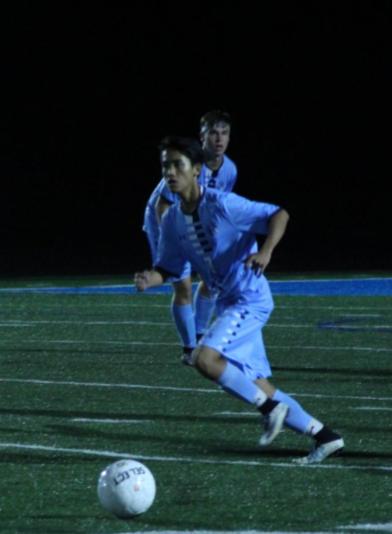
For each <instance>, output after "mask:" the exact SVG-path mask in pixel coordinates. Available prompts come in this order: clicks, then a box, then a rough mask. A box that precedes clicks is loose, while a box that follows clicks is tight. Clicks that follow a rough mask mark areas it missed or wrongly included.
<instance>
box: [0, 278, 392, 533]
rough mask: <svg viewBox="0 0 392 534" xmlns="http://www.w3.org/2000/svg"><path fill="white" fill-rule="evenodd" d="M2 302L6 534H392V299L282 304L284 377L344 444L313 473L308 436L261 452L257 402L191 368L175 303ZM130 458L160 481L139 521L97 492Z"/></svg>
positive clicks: (280, 362)
mask: <svg viewBox="0 0 392 534" xmlns="http://www.w3.org/2000/svg"><path fill="white" fill-rule="evenodd" d="M26 283H28V281H27V282H26ZM34 283H35V284H36V285H40V283H39V282H37V281H35V282H34ZM45 283H46V284H47V283H48V282H45ZM68 283H70V282H69V281H68ZM75 283H77V281H72V284H75ZM83 283H86V281H84V282H83ZM0 285H2V287H5V286H6V285H7V284H6V283H4V284H0ZM9 285H10V284H8V286H9ZM11 285H12V284H11ZM41 285H42V284H41ZM0 299H1V312H0V313H1V316H0V328H1V338H0V351H1V375H0V388H1V396H0V403H1V404H0V414H1V418H0V459H1V478H0V532H2V533H9V534H16V533H24V534H26V533H31V534H34V533H39V534H51V533H69V534H71V533H72V534H77V533H85V534H98V533H102V534H114V533H126V532H136V531H166V532H168V531H196V530H197V531H201V530H213V531H217V530H218V531H246V530H253V531H259V532H264V531H266V532H325V533H326V532H331V533H342V532H347V533H353V532H358V533H359V532H369V531H377V532H392V433H391V430H392V425H391V419H392V418H391V415H392V386H391V375H392V360H391V358H392V343H391V341H392V297H355V296H353V297H288V296H287V297H284V296H279V297H276V298H275V303H276V309H275V311H274V313H273V315H272V318H271V320H270V323H269V325H268V326H267V327H266V328H265V330H264V335H265V340H266V345H267V348H268V352H269V357H270V362H271V364H272V366H273V370H274V376H273V381H274V383H275V384H276V385H277V386H279V387H280V388H281V389H284V390H285V391H287V392H290V393H292V394H294V395H295V396H296V398H297V399H298V400H299V401H300V402H301V403H302V404H303V405H304V407H305V408H307V409H308V410H309V411H311V412H312V413H313V414H314V415H315V416H317V417H318V418H320V419H321V420H323V421H324V422H326V423H327V424H330V425H331V426H333V427H334V428H335V429H336V430H338V431H339V432H341V433H342V434H343V436H344V439H345V442H346V448H345V451H344V453H343V454H342V455H341V456H339V457H336V458H331V459H329V460H327V461H326V462H325V463H323V464H321V465H319V466H307V467H303V466H302V467H301V466H297V465H295V464H294V463H293V462H292V460H293V459H294V458H298V457H300V456H303V455H305V454H307V452H308V450H309V448H310V446H311V443H310V441H309V439H308V438H305V437H303V436H299V435H297V434H294V433H293V432H290V431H285V432H282V434H281V435H280V436H279V437H278V439H277V440H276V441H275V442H274V443H273V444H272V445H271V446H270V447H269V448H268V449H267V450H260V449H259V448H258V447H257V441H258V438H259V434H260V423H259V419H258V417H257V415H255V414H254V412H253V409H252V407H250V406H248V405H245V404H243V403H241V402H240V401H239V400H236V399H233V398H232V397H230V396H228V395H227V394H225V393H223V392H221V391H220V390H219V389H218V388H217V387H216V386H215V385H214V384H213V383H211V382H208V381H206V380H205V379H204V378H202V377H201V376H199V375H198V374H197V372H196V371H195V370H194V369H191V368H187V367H184V366H182V365H181V363H180V348H179V344H178V341H177V337H176V333H175V330H174V326H173V324H172V321H171V318H170V311H169V301H170V295H169V294H167V295H123V294H119V295H111V294H101V295H96V294H86V295H78V294H61V293H60V294H34V293H7V292H3V293H1V294H0ZM125 457H134V458H136V459H139V460H140V461H142V462H144V463H145V464H146V465H148V467H149V468H150V469H151V471H152V472H153V473H154V475H155V478H156V482H157V496H156V500H155V502H154V504H153V506H152V507H151V508H150V510H149V511H148V512H147V513H146V514H144V515H142V516H140V517H138V518H136V519H134V520H132V521H127V522H125V521H121V520H119V519H116V518H115V517H114V516H111V515H110V514H109V513H107V512H106V511H105V510H103V509H102V508H101V507H100V504H99V502H98V499H97V495H96V483H97V479H98V476H99V473H100V472H101V471H102V469H103V468H104V467H105V466H106V465H108V464H109V463H111V462H113V461H115V460H117V459H120V458H125Z"/></svg>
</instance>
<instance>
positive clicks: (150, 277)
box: [134, 269, 164, 291]
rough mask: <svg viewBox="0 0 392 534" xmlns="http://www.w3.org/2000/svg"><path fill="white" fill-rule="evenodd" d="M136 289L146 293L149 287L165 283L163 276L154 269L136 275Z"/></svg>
mask: <svg viewBox="0 0 392 534" xmlns="http://www.w3.org/2000/svg"><path fill="white" fill-rule="evenodd" d="M134 280H135V287H136V289H137V290H138V291H145V290H146V289H148V288H149V287H156V286H160V285H161V284H163V282H164V277H163V276H162V274H161V273H160V272H158V271H156V270H154V269H151V270H145V271H141V272H138V273H135V277H134Z"/></svg>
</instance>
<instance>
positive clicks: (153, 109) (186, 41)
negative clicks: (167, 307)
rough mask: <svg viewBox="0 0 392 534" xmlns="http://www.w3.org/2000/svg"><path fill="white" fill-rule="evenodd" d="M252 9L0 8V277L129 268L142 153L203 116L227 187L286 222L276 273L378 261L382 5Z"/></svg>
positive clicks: (386, 51) (152, 179)
mask: <svg viewBox="0 0 392 534" xmlns="http://www.w3.org/2000/svg"><path fill="white" fill-rule="evenodd" d="M85 4H87V3H85ZM259 4H261V5H257V6H253V7H252V6H251V5H250V4H249V5H248V4H244V5H243V6H240V7H239V6H238V5H234V6H233V7H228V6H227V5H225V4H224V3H219V5H212V6H211V5H208V4H203V3H198V4H195V5H193V4H189V5H188V4H185V3H181V4H180V3H178V4H176V3H174V4H170V5H166V6H164V5H163V3H161V2H151V1H150V2H144V3H143V6H138V7H128V8H127V7H121V8H120V7H102V4H101V7H94V6H93V5H91V6H90V7H87V5H83V3H81V4H72V3H69V4H65V3H63V4H61V7H58V5H56V6H55V7H42V6H41V7H39V8H37V7H36V6H35V5H34V3H32V2H30V3H29V2H24V3H19V4H18V6H17V7H15V8H13V9H12V11H9V12H8V13H3V16H2V17H1V25H2V36H3V46H2V49H3V54H2V66H1V74H0V76H1V78H0V81H1V86H2V90H1V92H2V120H1V123H2V125H1V141H2V142H1V152H0V172H1V175H2V182H1V183H2V190H3V194H2V202H1V216H0V223H1V227H0V238H1V245H0V254H1V259H2V261H1V270H0V272H1V274H4V275H13V274H18V275H20V274H52V273H53V274H54V273H62V274H73V273H128V272H129V273H131V272H132V271H133V270H134V269H136V268H139V267H143V266H144V265H145V264H146V263H148V261H149V257H148V248H147V245H146V243H145V239H144V236H143V234H142V232H141V222H142V216H143V208H144V204H145V202H146V200H147V197H148V195H149V193H150V191H151V190H152V188H153V187H154V185H155V183H156V181H157V180H158V179H159V166H158V159H157V151H156V145H157V143H158V142H159V140H160V138H161V137H162V136H163V135H166V134H168V133H176V134H185V135H197V130H198V120H199V118H200V115H201V114H202V113H204V112H205V111H207V110H209V109H212V108H216V107H219V108H224V109H226V110H228V111H229V112H230V113H231V114H232V117H233V120H234V125H233V137H232V143H231V146H230V150H229V155H231V157H232V158H233V159H234V160H235V161H236V163H237V165H238V167H239V182H238V186H237V188H236V190H237V192H239V193H241V194H244V195H246V196H248V197H251V198H255V199H261V200H266V201H272V202H276V203H279V204H281V205H283V206H285V207H286V208H287V209H288V210H289V211H290V213H291V223H290V229H289V231H288V234H287V236H286V239H285V241H284V242H282V244H281V247H280V249H279V251H278V252H277V254H276V257H275V258H274V261H275V263H274V264H273V266H272V267H273V268H274V269H276V270H284V271H290V270H291V271H293V270H296V271H308V270H312V269H315V270H328V269H334V270H336V269H351V270H353V269H358V270H381V269H390V268H391V260H392V254H391V246H390V237H389V233H390V229H391V224H390V222H389V213H390V208H389V205H390V200H389V197H390V193H389V192H388V191H389V189H388V181H389V179H390V175H391V165H390V148H389V145H390V128H391V126H390V125H391V118H392V114H391V103H390V100H391V96H390V95H391V94H392V90H391V89H392V83H391V38H390V35H391V19H392V4H391V3H390V2H388V1H379V2H371V1H368V2H344V3H343V2H339V3H338V2H335V3H331V2H317V3H315V2H290V3H289V2H287V3H284V2H273V3H272V2H270V3H267V2H261V3H259ZM342 4H344V6H342ZM80 5H82V6H83V7H80ZM107 5H108V4H107Z"/></svg>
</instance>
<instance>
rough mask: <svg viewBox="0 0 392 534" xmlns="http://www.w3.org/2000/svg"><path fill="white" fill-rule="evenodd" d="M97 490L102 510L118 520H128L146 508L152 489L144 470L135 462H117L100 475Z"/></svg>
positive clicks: (147, 507)
mask: <svg viewBox="0 0 392 534" xmlns="http://www.w3.org/2000/svg"><path fill="white" fill-rule="evenodd" d="M97 490H98V499H99V502H100V503H101V505H102V506H103V507H104V508H105V510H107V511H108V512H111V513H112V514H114V515H115V516H117V517H118V518H120V519H129V518H131V517H134V516H135V515H139V514H143V513H144V512H146V511H147V510H148V509H149V508H150V506H151V505H152V503H153V502H154V499H155V492H156V486H155V479H154V476H153V474H152V473H151V471H150V470H149V469H148V467H146V466H145V465H143V464H142V463H140V462H137V461H136V460H120V461H118V462H115V463H113V464H111V465H108V466H107V467H106V469H104V470H103V471H102V473H101V474H100V476H99V480H98V488H97Z"/></svg>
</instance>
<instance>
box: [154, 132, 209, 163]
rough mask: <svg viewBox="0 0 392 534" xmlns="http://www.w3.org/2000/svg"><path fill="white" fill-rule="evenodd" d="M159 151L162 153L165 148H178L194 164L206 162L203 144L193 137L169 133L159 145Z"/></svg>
mask: <svg viewBox="0 0 392 534" xmlns="http://www.w3.org/2000/svg"><path fill="white" fill-rule="evenodd" d="M158 149H159V153H160V154H162V152H163V151H164V150H177V151H178V152H181V154H184V156H186V157H187V158H188V159H189V160H190V161H191V162H192V165H196V164H197V163H201V164H202V163H204V152H203V149H202V147H201V144H200V143H199V141H198V140H197V139H193V138H191V137H181V136H178V135H169V136H167V137H164V138H163V139H162V141H161V142H160V143H159V146H158Z"/></svg>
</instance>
